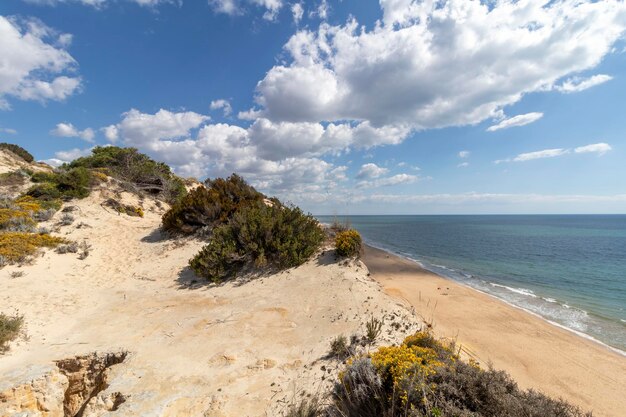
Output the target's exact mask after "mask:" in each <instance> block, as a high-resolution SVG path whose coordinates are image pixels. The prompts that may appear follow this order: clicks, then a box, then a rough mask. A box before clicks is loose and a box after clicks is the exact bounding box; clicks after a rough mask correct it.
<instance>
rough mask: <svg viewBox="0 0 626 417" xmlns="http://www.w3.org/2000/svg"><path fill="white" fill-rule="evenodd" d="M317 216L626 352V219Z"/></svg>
mask: <svg viewBox="0 0 626 417" xmlns="http://www.w3.org/2000/svg"><path fill="white" fill-rule="evenodd" d="M316 217H317V218H318V219H319V220H320V221H321V222H324V223H332V222H333V221H334V220H338V221H340V222H342V223H345V222H348V223H350V225H351V227H353V228H355V229H357V230H358V231H359V232H360V233H361V235H362V237H363V240H364V242H365V243H367V244H369V245H371V246H374V247H377V248H380V249H384V250H387V251H389V252H391V253H394V254H397V255H400V256H403V257H405V258H409V259H411V260H414V261H416V262H418V263H420V264H421V265H422V266H423V267H424V268H426V269H428V270H430V271H432V272H435V273H437V274H439V275H441V276H444V277H447V278H449V279H452V280H455V281H458V282H460V283H462V284H464V285H467V286H470V287H472V288H475V289H477V290H480V291H483V292H485V293H488V294H490V295H492V296H495V297H497V298H499V299H501V300H503V301H505V302H507V303H509V304H512V305H514V306H516V307H519V308H522V309H524V310H526V311H529V312H531V313H534V314H536V315H539V316H541V317H542V318H544V319H545V320H548V321H550V322H552V323H553V324H556V325H558V326H562V327H564V328H567V329H569V330H572V331H574V332H576V333H578V334H579V335H581V336H584V337H587V338H591V339H594V340H596V341H599V342H601V343H604V344H606V345H608V346H609V347H611V348H613V349H614V350H617V351H618V352H619V353H621V354H623V355H626V353H625V352H626V215H464V216H432V215H431V216H316Z"/></svg>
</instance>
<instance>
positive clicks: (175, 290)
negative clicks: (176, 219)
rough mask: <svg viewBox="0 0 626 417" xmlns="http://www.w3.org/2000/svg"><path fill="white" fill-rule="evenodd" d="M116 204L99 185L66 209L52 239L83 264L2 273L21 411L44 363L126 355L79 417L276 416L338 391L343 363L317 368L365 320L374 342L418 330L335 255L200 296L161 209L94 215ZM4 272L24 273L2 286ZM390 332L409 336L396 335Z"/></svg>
mask: <svg viewBox="0 0 626 417" xmlns="http://www.w3.org/2000/svg"><path fill="white" fill-rule="evenodd" d="M112 193H113V190H112V189H111V188H110V187H104V188H102V189H100V190H99V191H95V192H93V193H92V195H91V196H90V197H88V198H87V199H85V200H80V201H74V202H71V203H69V205H73V206H75V207H76V210H75V211H73V212H72V213H73V215H75V216H76V220H75V221H74V223H73V224H72V225H70V226H61V227H60V229H59V232H58V234H59V235H61V236H64V237H66V238H68V239H71V240H74V241H78V242H82V241H86V242H88V243H89V244H90V245H91V246H92V249H91V251H90V254H89V256H88V257H87V258H86V259H84V260H80V259H78V258H77V256H76V254H64V255H61V254H57V253H54V252H53V251H48V252H46V253H45V254H44V255H43V256H41V257H39V258H37V259H36V260H35V261H34V263H33V265H30V266H25V267H21V268H19V267H16V266H9V267H5V268H4V269H2V270H0V281H1V282H2V291H1V292H0V305H2V306H3V307H2V310H3V311H4V312H7V313H8V312H11V311H13V310H17V311H19V313H20V314H23V315H24V317H25V320H26V325H27V334H28V337H29V338H28V340H20V341H18V342H17V343H14V344H13V345H12V349H11V351H10V352H9V353H8V354H7V355H4V356H0V376H1V377H0V381H1V382H0V397H2V392H5V394H6V393H7V392H14V391H15V390H14V388H15V387H16V386H23V387H25V388H22V391H25V392H27V394H20V395H22V397H21V398H22V400H24V404H23V409H28V410H31V411H32V410H33V408H37V407H40V406H41V404H39V406H38V405H37V404H34V405H33V403H36V402H37V401H35V400H33V399H32V398H31V397H33V395H34V396H36V393H35V394H32V391H33V390H32V388H31V387H30V386H31V385H33V384H32V383H31V382H30V381H32V380H34V379H36V378H37V377H39V376H41V375H42V374H45V372H49V371H50V366H51V365H53V364H54V361H56V360H60V359H65V358H71V357H74V356H77V355H88V354H90V353H91V352H94V351H98V352H119V351H126V352H128V355H127V356H126V358H125V360H124V362H123V363H121V364H118V365H115V366H112V367H111V368H110V370H109V387H108V388H107V389H106V390H104V391H102V392H101V393H99V394H98V398H95V399H93V400H92V401H91V402H92V403H93V404H92V405H93V407H90V408H88V410H92V412H88V413H86V414H84V415H85V416H96V415H119V416H131V415H132V416H139V415H141V416H144V415H154V416H181V415H185V416H264V415H278V413H279V412H280V411H281V410H282V409H284V408H285V407H286V405H287V404H288V403H289V402H290V401H291V400H292V399H294V398H299V396H300V395H302V394H303V393H304V392H305V391H307V392H311V391H321V390H322V389H323V387H326V386H328V385H329V384H330V383H331V381H332V380H333V379H334V378H333V377H334V376H335V375H336V373H337V370H338V368H339V367H340V363H339V362H338V361H336V360H329V359H324V356H325V355H326V354H327V353H328V349H329V342H330V341H331V340H332V339H333V338H334V337H336V336H337V335H339V334H345V335H347V336H349V335H350V334H352V333H355V332H362V331H363V328H364V323H365V322H366V321H367V320H368V319H369V318H370V317H371V316H372V315H376V316H377V317H382V316H386V317H387V320H386V323H387V327H386V328H385V331H384V337H383V339H382V340H381V341H380V342H381V343H386V344H388V343H392V342H397V341H399V340H401V339H402V338H403V337H404V335H405V334H407V333H410V332H413V331H415V330H416V329H417V327H416V326H417V325H418V324H419V323H418V320H417V319H416V318H415V317H414V316H412V315H411V313H410V312H409V311H408V310H406V309H405V308H404V307H402V306H399V305H398V303H397V302H396V301H395V300H393V299H392V298H391V297H388V296H387V295H385V294H384V293H383V292H382V290H381V289H380V287H379V286H378V284H376V283H375V282H374V281H373V280H371V278H369V277H368V276H367V270H366V268H365V267H364V265H363V264H362V263H361V262H356V263H355V262H348V263H346V264H344V263H342V264H339V263H337V262H336V261H335V258H334V254H333V252H332V251H328V252H323V253H320V254H319V256H316V257H314V259H312V260H311V261H309V262H307V263H306V264H304V265H302V266H301V267H298V268H295V269H291V270H287V271H284V272H281V273H279V274H275V275H269V276H266V277H262V278H260V279H257V280H254V281H251V282H247V283H240V282H239V283H235V282H233V283H228V284H225V285H223V286H209V285H205V283H204V282H201V281H199V280H197V279H196V278H195V277H194V276H193V275H192V274H191V273H190V272H189V270H188V269H187V268H186V265H187V262H188V260H189V259H190V258H191V257H192V256H193V255H194V254H195V253H196V252H197V251H198V250H199V249H200V247H201V246H202V245H203V243H202V242H200V241H198V240H194V239H183V240H180V239H176V240H170V239H167V238H166V237H165V236H163V235H162V234H161V232H160V231H159V224H160V217H161V214H162V212H163V210H164V208H159V207H157V206H156V205H155V202H154V201H152V200H150V199H145V200H143V201H139V200H138V199H137V197H135V196H133V195H131V194H128V193H122V194H121V197H122V200H123V201H124V202H125V203H128V204H135V205H137V204H141V205H143V207H144V210H145V212H146V214H145V217H144V218H139V217H129V216H126V215H118V214H117V213H115V212H113V211H112V210H111V209H108V208H105V207H103V206H101V202H102V201H104V199H106V198H108V197H109V196H111V195H112ZM60 215H61V213H57V215H56V216H55V218H53V219H52V220H51V221H50V222H49V225H54V224H56V222H57V221H58V217H59V216H60ZM14 271H22V272H24V275H23V276H21V277H18V278H11V273H12V272H14ZM394 321H397V322H402V323H409V324H410V326H408V327H406V328H405V327H402V329H401V330H400V331H394V332H393V333H392V332H391V330H390V329H391V324H392V323H393V322H394ZM53 368H54V367H53ZM49 379H54V378H51V377H48V380H49ZM20 384H22V385H20ZM29 384H30V385H29ZM35 385H36V384H35ZM12 389H13V391H11V390H12ZM62 393H63V391H62V390H61V391H60V394H61V395H62ZM117 393H121V395H122V396H123V398H125V402H124V403H123V404H121V405H119V408H117V409H116V410H113V409H112V408H114V407H113V406H112V405H109V406H106V403H107V401H108V402H110V401H111V398H121V397H118V396H116V395H117ZM12 395H14V394H12ZM27 400H28V401H27ZM29 401H30V402H29ZM40 402H41V401H40ZM98 404H100V405H101V406H98ZM2 407H3V405H2V402H1V401H0V415H1V416H7V415H14V414H15V413H17V412H18V411H19V409H18V408H19V407H16V406H15V402H14V403H13V405H12V407H13V408H10V407H8V406H5V408H4V409H3V408H2ZM29 407H30V408H29ZM107 407H108V408H107ZM40 408H41V407H40ZM103 413H104V414H103ZM33 415H41V416H44V415H45V416H52V415H54V414H45V413H42V414H33ZM61 415H62V414H61Z"/></svg>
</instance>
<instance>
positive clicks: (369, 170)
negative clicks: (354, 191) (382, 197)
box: [356, 163, 389, 179]
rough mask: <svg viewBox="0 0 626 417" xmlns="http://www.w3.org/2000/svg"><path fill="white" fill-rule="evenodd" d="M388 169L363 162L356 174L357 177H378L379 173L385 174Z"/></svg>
mask: <svg viewBox="0 0 626 417" xmlns="http://www.w3.org/2000/svg"><path fill="white" fill-rule="evenodd" d="M388 171H389V170H388V169H387V168H382V167H379V166H378V165H376V164H372V163H369V164H365V165H362V166H361V169H360V170H359V172H358V173H357V174H356V177H357V178H359V179H360V178H378V177H380V176H381V175H385V174H386V173H387V172H388Z"/></svg>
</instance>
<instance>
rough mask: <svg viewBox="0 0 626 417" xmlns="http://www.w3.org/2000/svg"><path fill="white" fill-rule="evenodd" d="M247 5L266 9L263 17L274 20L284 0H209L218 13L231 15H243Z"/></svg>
mask: <svg viewBox="0 0 626 417" xmlns="http://www.w3.org/2000/svg"><path fill="white" fill-rule="evenodd" d="M246 5H252V6H256V7H260V8H261V9H263V10H264V13H263V19H265V20H269V21H273V20H275V19H276V17H277V16H278V13H279V12H280V9H281V8H282V7H283V1H282V0H209V6H211V8H213V11H215V12H216V13H224V14H227V15H230V16H237V15H242V14H244V13H245V12H246Z"/></svg>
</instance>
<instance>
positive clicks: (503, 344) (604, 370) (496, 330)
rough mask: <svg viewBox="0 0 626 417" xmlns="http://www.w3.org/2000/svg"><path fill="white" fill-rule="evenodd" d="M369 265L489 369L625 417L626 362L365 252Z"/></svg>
mask: <svg viewBox="0 0 626 417" xmlns="http://www.w3.org/2000/svg"><path fill="white" fill-rule="evenodd" d="M363 260H364V262H365V264H366V265H367V267H368V268H369V270H370V272H371V274H372V277H373V278H374V279H375V280H376V281H378V282H379V283H380V284H381V285H382V286H383V288H384V290H385V292H386V293H387V294H389V295H391V296H393V297H395V298H397V299H399V300H402V301H403V302H404V303H406V305H407V306H410V307H413V308H415V311H416V313H417V314H418V315H421V316H422V317H423V318H424V319H425V320H426V321H427V322H430V323H432V325H433V328H434V331H435V334H436V335H437V336H441V337H449V338H454V339H456V340H457V343H459V344H460V345H461V346H462V349H463V351H464V352H465V353H466V354H467V355H469V356H472V357H474V358H476V359H477V360H478V361H479V362H480V364H481V365H482V366H485V367H486V366H488V364H489V363H491V364H493V366H494V367H495V368H497V369H503V370H506V371H507V372H509V373H510V374H511V376H512V377H513V378H514V379H515V380H516V381H517V382H518V384H519V385H520V386H521V387H524V388H533V389H536V390H539V391H542V392H544V393H546V394H548V395H551V396H554V397H562V398H564V399H566V400H568V401H571V402H572V403H574V404H577V405H579V406H581V407H582V408H584V409H587V410H592V411H593V414H594V416H613V417H621V416H624V415H626V396H625V395H624V387H625V386H626V357H624V356H621V355H620V354H618V353H616V352H613V351H611V350H610V349H608V348H607V347H605V346H603V345H601V344H599V343H595V342H593V341H591V340H587V339H585V338H583V337H581V336H578V335H576V334H574V333H572V332H570V331H567V330H565V329H561V328H559V327H557V326H555V325H552V324H550V323H548V322H547V321H545V320H542V319H541V318H539V317H536V316H534V315H532V314H530V313H528V312H525V311H523V310H521V309H518V308H515V307H513V306H510V305H508V304H506V303H504V302H502V301H500V300H498V299H496V298H494V297H491V296H489V295H486V294H483V293H481V292H479V291H476V290H474V289H471V288H468V287H466V286H463V285H461V284H458V283H456V282H454V281H452V280H449V279H446V278H442V277H440V276H438V275H436V274H434V273H432V272H429V271H427V270H425V269H423V268H422V267H420V265H419V264H417V263H415V262H412V261H410V260H407V259H404V258H401V257H398V256H395V255H392V254H389V253H387V252H385V251H382V250H379V249H375V248H372V247H366V249H365V254H364V257H363Z"/></svg>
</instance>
